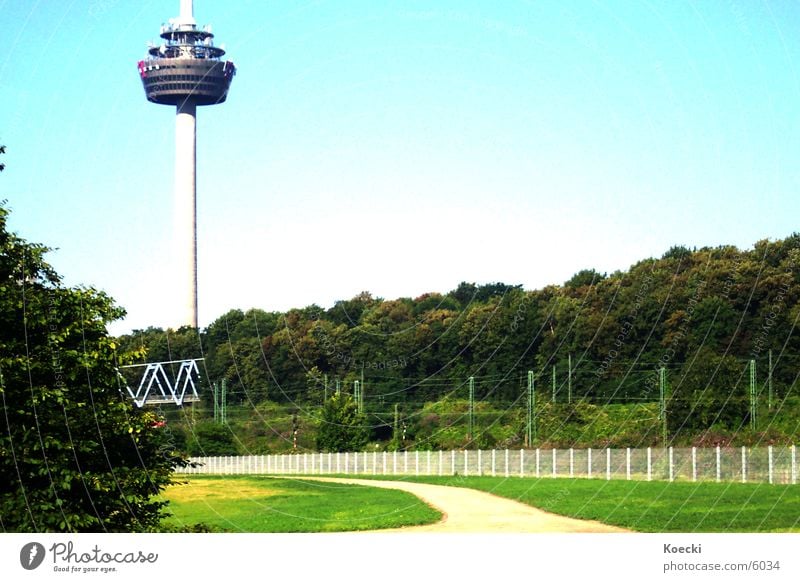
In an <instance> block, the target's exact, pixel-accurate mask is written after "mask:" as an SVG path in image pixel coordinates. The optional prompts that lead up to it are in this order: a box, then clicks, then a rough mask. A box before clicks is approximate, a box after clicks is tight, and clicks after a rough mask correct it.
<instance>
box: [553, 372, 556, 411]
mask: <svg viewBox="0 0 800 582" xmlns="http://www.w3.org/2000/svg"><path fill="white" fill-rule="evenodd" d="M555 402H556V365H555V364H553V404H555Z"/></svg>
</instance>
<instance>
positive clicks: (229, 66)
mask: <svg viewBox="0 0 800 582" xmlns="http://www.w3.org/2000/svg"><path fill="white" fill-rule="evenodd" d="M160 36H161V39H162V40H161V44H160V45H159V46H151V47H150V48H149V49H148V51H147V52H148V54H147V57H146V58H145V59H144V60H141V61H139V76H140V77H141V79H142V84H143V85H144V91H145V94H146V95H147V100H148V101H150V102H151V103H158V104H159V105H172V106H174V107H175V109H176V119H175V230H176V237H177V240H178V245H179V256H180V258H181V263H182V264H181V270H182V271H183V273H184V274H183V275H182V276H181V279H182V280H181V281H180V282H179V283H178V288H179V289H180V293H181V294H182V295H183V297H184V301H185V312H184V314H183V315H182V317H181V322H180V324H181V325H190V326H192V327H195V328H196V327H197V326H198V323H197V181H196V176H197V156H196V143H197V140H196V128H197V106H202V105H216V104H217V103H223V102H224V101H225V99H226V98H227V97H228V89H229V88H230V84H231V81H232V80H233V76H234V75H235V74H236V67H235V66H234V64H233V62H231V61H225V60H223V58H222V57H223V56H224V55H225V51H224V50H222V49H221V48H219V47H216V46H214V41H213V39H214V35H213V34H211V27H210V26H205V27H203V28H202V29H199V28H197V23H196V22H195V19H194V9H193V3H192V0H180V15H179V16H178V17H177V18H172V19H170V20H169V22H168V23H167V24H165V25H162V26H161V33H160Z"/></svg>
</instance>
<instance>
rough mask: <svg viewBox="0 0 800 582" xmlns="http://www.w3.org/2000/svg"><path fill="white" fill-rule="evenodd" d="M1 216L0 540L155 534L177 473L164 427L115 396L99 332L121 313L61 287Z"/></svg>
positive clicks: (37, 248)
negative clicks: (15, 535)
mask: <svg viewBox="0 0 800 582" xmlns="http://www.w3.org/2000/svg"><path fill="white" fill-rule="evenodd" d="M7 216H8V210H7V209H5V208H4V207H3V206H0V406H2V410H1V411H0V475H2V478H0V528H2V529H3V530H4V531H8V532H14V531H16V532H47V531H62V532H86V531H94V532H102V531H109V532H122V531H147V530H152V529H153V528H157V527H158V526H159V522H160V520H161V518H162V517H163V516H164V514H165V505H166V503H165V502H163V501H158V500H157V499H156V498H155V496H157V495H158V493H159V492H160V491H162V490H163V489H164V488H165V487H166V486H167V485H168V484H169V483H170V480H171V473H172V470H173V468H174V467H176V466H182V465H185V464H186V461H185V460H184V459H183V458H182V457H181V456H180V455H178V454H177V453H175V452H174V447H173V446H172V442H171V439H170V435H169V432H168V431H167V430H166V427H165V426H164V421H163V419H162V418H160V417H159V416H157V415H156V414H155V413H153V412H151V411H144V410H139V409H135V408H134V407H133V404H132V402H131V401H130V400H129V399H128V398H126V397H124V396H123V395H122V394H121V392H120V390H119V386H118V381H117V372H116V363H115V354H116V346H115V343H114V340H113V339H112V338H111V337H109V335H108V332H107V330H106V324H108V323H109V322H111V321H113V320H115V319H118V318H120V317H121V316H122V315H124V311H123V310H122V309H121V308H119V307H117V306H115V305H114V303H113V301H112V300H111V298H109V297H108V296H107V295H105V294H104V293H102V292H101V291H97V290H95V289H92V288H66V287H64V286H62V285H61V283H60V278H59V276H58V275H57V274H56V272H55V271H54V270H53V269H52V268H51V267H50V266H49V265H48V264H47V263H46V262H45V260H44V255H45V253H46V252H47V251H48V249H47V248H46V247H44V246H41V245H37V244H31V243H28V242H26V241H24V240H23V239H21V238H19V237H17V236H16V235H15V234H13V233H10V232H8V231H7V230H6V219H7Z"/></svg>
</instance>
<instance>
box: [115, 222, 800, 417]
mask: <svg viewBox="0 0 800 582" xmlns="http://www.w3.org/2000/svg"><path fill="white" fill-rule="evenodd" d="M799 297H800V235H799V234H796V233H795V234H793V235H791V236H789V237H787V238H785V239H782V240H777V241H769V240H762V241H759V242H757V243H755V245H753V248H752V249H748V250H740V249H738V248H736V247H734V246H720V247H713V248H711V247H704V248H700V249H697V248H694V249H689V248H687V247H685V246H674V247H672V248H670V249H669V250H668V251H667V252H666V253H664V255H663V256H661V257H660V258H648V259H644V260H641V261H639V262H637V263H636V264H634V265H632V266H631V267H630V268H629V269H627V270H626V271H617V272H614V273H611V274H607V273H600V272H598V271H596V270H595V269H591V268H589V269H584V270H581V271H579V272H577V273H576V274H575V275H574V276H573V277H571V278H570V279H569V280H568V281H566V282H564V283H563V284H561V285H549V286H546V287H544V288H542V289H536V290H526V289H523V287H522V286H521V285H517V284H507V283H490V284H476V283H469V282H462V283H461V284H459V285H458V286H457V288H456V289H454V290H451V291H448V292H445V293H439V292H430V293H425V294H423V295H420V296H419V297H416V298H397V299H383V298H380V297H374V296H373V295H371V294H370V293H368V292H362V293H360V294H358V295H357V296H355V297H353V298H351V299H343V300H340V301H337V302H336V303H335V304H334V305H333V306H331V307H329V308H323V307H320V306H318V305H310V306H307V307H302V308H296V309H290V310H288V311H286V312H274V311H265V310H262V309H257V308H254V309H250V310H248V311H242V310H238V309H233V310H230V311H229V312H227V313H225V314H223V315H221V316H220V317H218V318H217V319H216V320H215V321H214V322H213V323H211V324H210V325H209V326H208V327H207V328H205V329H202V330H199V331H198V330H194V329H191V328H181V329H178V330H163V329H160V328H154V327H151V328H147V329H144V330H136V331H134V332H133V333H131V334H128V335H125V336H123V337H121V338H119V343H120V350H121V351H122V352H126V353H127V352H131V351H134V350H137V349H142V348H144V350H145V352H146V357H145V358H144V359H145V360H146V361H164V360H172V359H179V358H195V357H200V356H203V357H205V360H204V367H203V369H202V371H203V373H204V376H205V377H206V381H207V386H206V389H205V390H204V391H203V394H204V397H205V398H210V395H211V393H212V391H211V390H210V387H209V386H208V384H210V383H212V382H220V381H222V379H225V381H226V383H227V386H228V394H229V401H230V402H232V403H234V404H235V403H237V402H239V403H244V404H258V403H261V402H265V401H271V402H277V403H289V404H296V405H298V406H308V405H321V404H322V403H323V402H324V401H325V399H326V395H331V394H333V393H335V392H336V391H337V390H339V391H341V390H344V391H346V392H351V393H352V392H353V389H354V385H355V382H356V381H358V382H359V384H360V389H361V390H362V391H363V400H364V403H365V404H364V406H365V408H366V409H367V410H386V411H388V410H390V407H391V406H392V405H394V404H396V403H401V404H402V403H417V404H418V405H419V406H421V405H422V403H425V402H436V401H440V400H442V399H445V398H466V397H467V379H468V378H470V377H473V378H474V381H473V382H474V386H475V392H476V393H475V397H476V398H477V399H478V400H480V401H486V402H494V403H513V402H519V401H520V398H521V397H523V395H524V393H525V383H526V373H527V371H528V370H532V371H533V372H534V376H535V380H534V381H535V383H536V387H537V388H536V390H537V393H538V394H540V395H541V396H540V397H541V398H548V399H549V398H553V394H555V397H554V399H555V400H556V401H558V402H573V401H574V402H583V403H586V402H589V403H594V404H605V403H615V402H648V401H649V402H655V401H658V399H659V397H660V393H659V391H660V389H661V388H662V386H661V385H660V380H659V378H660V376H659V374H660V373H661V370H662V369H663V370H664V371H665V372H666V377H667V378H668V398H669V404H668V407H669V410H670V413H671V414H670V422H671V425H672V426H671V429H672V430H673V431H679V430H681V429H683V428H704V427H709V426H712V425H715V424H722V425H725V426H727V427H729V428H736V426H738V425H740V424H742V423H747V422H748V415H749V411H750V404H751V403H750V395H749V389H750V385H749V382H750V377H749V374H750V369H751V364H750V362H751V360H752V361H755V369H756V370H757V383H758V395H759V402H763V403H766V402H767V390H769V395H770V404H773V405H774V406H780V405H781V403H782V402H785V401H786V398H787V397H789V396H791V394H792V390H793V387H794V386H795V384H796V378H797V370H798V364H800V358H798V354H800V351H799V350H798V348H800V342H798V337H797V333H796V331H795V326H796V324H797V321H798V315H800V306H798V304H799V303H800V302H798V298H799Z"/></svg>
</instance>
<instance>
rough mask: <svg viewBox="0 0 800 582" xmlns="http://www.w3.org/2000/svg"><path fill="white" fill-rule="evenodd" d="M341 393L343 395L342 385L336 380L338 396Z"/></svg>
mask: <svg viewBox="0 0 800 582" xmlns="http://www.w3.org/2000/svg"><path fill="white" fill-rule="evenodd" d="M341 393H342V386H341V384H339V378H336V394H337V395H338V394H341Z"/></svg>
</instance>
